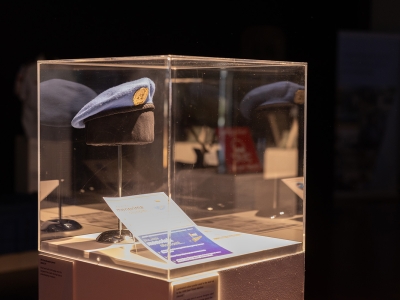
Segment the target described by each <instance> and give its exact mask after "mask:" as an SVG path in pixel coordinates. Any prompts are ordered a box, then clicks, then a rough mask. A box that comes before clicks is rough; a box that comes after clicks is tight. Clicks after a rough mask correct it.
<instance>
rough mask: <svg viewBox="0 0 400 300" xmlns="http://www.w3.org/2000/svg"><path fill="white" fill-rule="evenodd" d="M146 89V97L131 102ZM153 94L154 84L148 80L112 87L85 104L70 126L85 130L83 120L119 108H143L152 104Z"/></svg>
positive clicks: (143, 79) (142, 79)
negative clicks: (144, 105)
mask: <svg viewBox="0 0 400 300" xmlns="http://www.w3.org/2000/svg"><path fill="white" fill-rule="evenodd" d="M142 88H144V89H147V97H146V99H143V101H140V102H138V103H135V101H133V97H134V95H135V93H136V92H137V91H139V90H140V89H142ZM154 92H155V84H154V82H153V81H152V80H150V79H149V78H146V77H144V78H141V79H138V80H134V81H130V82H126V83H123V84H120V85H117V86H114V87H112V88H110V89H108V90H106V91H104V92H102V93H100V94H99V95H98V96H97V97H95V98H94V99H93V100H91V101H90V102H89V103H87V104H86V105H85V106H84V107H82V109H81V110H80V111H79V112H78V113H77V114H76V116H75V117H74V118H73V119H72V122H71V125H72V126H73V127H75V128H85V120H86V119H87V118H89V117H91V116H94V115H97V114H98V113H102V112H105V111H109V110H114V109H120V108H133V107H137V108H139V107H143V104H152V103H153V95H154Z"/></svg>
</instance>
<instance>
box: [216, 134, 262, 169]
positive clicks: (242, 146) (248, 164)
mask: <svg viewBox="0 0 400 300" xmlns="http://www.w3.org/2000/svg"><path fill="white" fill-rule="evenodd" d="M218 138H219V143H220V145H221V151H222V153H223V155H224V158H225V159H224V160H225V167H226V169H225V170H226V173H232V174H240V173H257V172H261V171H262V167H261V164H260V161H259V159H258V157H257V152H256V148H255V146H254V143H253V139H252V137H251V133H250V129H249V128H248V127H227V128H218Z"/></svg>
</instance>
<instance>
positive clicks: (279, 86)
mask: <svg viewBox="0 0 400 300" xmlns="http://www.w3.org/2000/svg"><path fill="white" fill-rule="evenodd" d="M298 91H304V86H302V85H299V84H297V83H294V82H290V81H279V82H274V83H270V84H266V85H263V86H260V87H257V88H255V89H253V90H251V91H250V92H248V93H247V94H246V95H245V96H244V98H243V100H242V102H241V103H240V112H241V113H242V115H243V116H244V117H245V118H247V119H250V118H251V115H252V113H253V112H254V111H255V110H260V109H263V108H267V107H269V106H272V105H290V104H295V103H296V102H295V96H296V93H297V92H298Z"/></svg>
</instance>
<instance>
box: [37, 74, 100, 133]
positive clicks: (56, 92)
mask: <svg viewBox="0 0 400 300" xmlns="http://www.w3.org/2000/svg"><path fill="white" fill-rule="evenodd" d="M96 96H97V94H96V92H95V91H93V90H92V89H91V88H89V87H87V86H85V85H83V84H80V83H77V82H73V81H68V80H64V79H50V80H47V81H43V82H41V83H40V123H41V124H42V125H47V126H54V127H70V126H71V120H72V118H73V117H74V116H75V114H76V113H77V112H78V111H79V110H80V109H81V108H82V106H84V105H85V104H86V103H88V102H89V101H90V100H91V99H93V98H94V97H96Z"/></svg>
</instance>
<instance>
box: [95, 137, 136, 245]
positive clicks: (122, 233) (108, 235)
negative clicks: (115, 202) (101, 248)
mask: <svg viewBox="0 0 400 300" xmlns="http://www.w3.org/2000/svg"><path fill="white" fill-rule="evenodd" d="M117 147H118V197H122V146H121V145H118V146H117ZM96 241H98V242H101V243H112V244H115V243H121V242H134V241H135V239H134V238H133V235H132V233H131V232H130V231H129V230H127V229H122V222H121V220H120V219H118V229H116V230H107V231H104V232H102V233H100V234H99V235H98V236H97V238H96Z"/></svg>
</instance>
